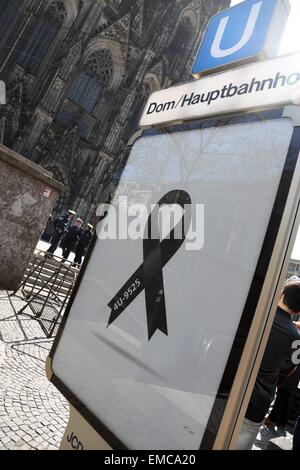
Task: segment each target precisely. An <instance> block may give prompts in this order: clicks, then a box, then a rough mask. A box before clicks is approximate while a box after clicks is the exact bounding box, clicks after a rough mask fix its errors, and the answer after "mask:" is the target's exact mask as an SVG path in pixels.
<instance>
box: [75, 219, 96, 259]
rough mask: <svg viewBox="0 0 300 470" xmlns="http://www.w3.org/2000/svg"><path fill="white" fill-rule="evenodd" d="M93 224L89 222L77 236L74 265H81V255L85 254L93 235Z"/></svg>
mask: <svg viewBox="0 0 300 470" xmlns="http://www.w3.org/2000/svg"><path fill="white" fill-rule="evenodd" d="M93 228H94V227H93V226H92V225H91V224H87V226H86V229H85V230H83V231H82V234H81V237H80V238H79V240H78V242H77V245H76V250H75V258H74V265H78V267H80V266H81V262H82V257H83V256H84V255H85V253H86V250H87V248H88V246H89V244H90V241H91V239H92V236H93Z"/></svg>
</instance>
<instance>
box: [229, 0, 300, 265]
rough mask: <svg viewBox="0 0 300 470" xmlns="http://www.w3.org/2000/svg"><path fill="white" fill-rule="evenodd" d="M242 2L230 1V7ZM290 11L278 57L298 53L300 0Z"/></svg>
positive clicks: (298, 250) (299, 241)
mask: <svg viewBox="0 0 300 470" xmlns="http://www.w3.org/2000/svg"><path fill="white" fill-rule="evenodd" d="M242 1H243V0H232V2H231V6H233V5H236V4H237V3H241V2H242ZM290 5H291V11H290V16H289V19H288V23H287V25H286V28H285V33H284V35H283V38H282V42H281V46H280V50H279V53H278V55H283V54H289V53H291V52H297V51H300V21H299V20H300V0H290ZM292 258H293V259H300V228H299V229H298V235H297V238H296V243H295V246H294V249H293V253H292Z"/></svg>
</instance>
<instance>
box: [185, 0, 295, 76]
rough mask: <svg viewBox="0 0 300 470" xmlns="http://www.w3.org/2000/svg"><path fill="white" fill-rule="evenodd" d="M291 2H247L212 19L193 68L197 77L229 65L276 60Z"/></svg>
mask: <svg viewBox="0 0 300 470" xmlns="http://www.w3.org/2000/svg"><path fill="white" fill-rule="evenodd" d="M289 9H290V5H289V1H288V0H246V1H244V2H242V3H240V4H238V5H236V6H234V7H232V8H230V9H228V10H224V11H222V12H220V13H218V14H216V15H215V16H213V17H212V18H211V20H210V22H209V24H208V28H207V31H206V34H205V35H204V38H203V41H202V44H201V46H200V50H199V52H198V55H197V57H196V60H195V64H194V67H193V71H192V73H193V75H194V76H196V77H198V76H199V75H203V74H204V73H208V72H211V71H213V70H218V69H219V70H221V69H224V68H226V66H228V65H229V64H233V63H234V64H236V65H237V64H238V63H244V62H249V61H251V60H253V61H254V60H257V59H259V58H261V59H266V58H272V57H274V56H275V55H276V54H277V52H278V49H279V46H280V39H281V36H282V33H283V31H284V27H285V24H286V21H287V18H288V14H289Z"/></svg>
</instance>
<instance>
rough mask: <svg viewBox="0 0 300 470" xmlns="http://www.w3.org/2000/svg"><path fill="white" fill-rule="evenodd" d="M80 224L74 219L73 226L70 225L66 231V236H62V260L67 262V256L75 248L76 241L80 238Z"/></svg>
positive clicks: (80, 222)
mask: <svg viewBox="0 0 300 470" xmlns="http://www.w3.org/2000/svg"><path fill="white" fill-rule="evenodd" d="M82 223H83V221H82V220H81V219H79V218H78V219H76V222H75V224H74V225H72V226H71V227H70V228H69V230H68V231H67V233H66V235H65V236H64V239H63V243H62V245H61V247H62V250H63V258H64V259H65V260H67V259H68V258H69V254H70V253H71V251H72V250H73V248H74V247H75V245H76V243H77V241H78V240H79V239H80V238H81V235H82V228H81V226H82Z"/></svg>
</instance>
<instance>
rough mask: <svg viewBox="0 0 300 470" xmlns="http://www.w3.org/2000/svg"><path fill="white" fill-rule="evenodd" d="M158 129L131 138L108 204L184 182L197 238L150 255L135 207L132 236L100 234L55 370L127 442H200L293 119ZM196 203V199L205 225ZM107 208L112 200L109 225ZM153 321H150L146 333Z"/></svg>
mask: <svg viewBox="0 0 300 470" xmlns="http://www.w3.org/2000/svg"><path fill="white" fill-rule="evenodd" d="M161 132H162V133H161V134H158V135H148V136H145V137H142V138H141V139H139V140H138V141H137V142H136V143H135V145H134V147H133V149H132V151H131V153H130V156H129V160H128V164H127V166H126V168H125V171H124V173H123V175H122V177H121V182H120V185H119V187H118V189H117V191H116V194H115V196H114V198H113V201H112V203H113V204H114V205H115V206H116V207H118V205H119V203H121V201H120V200H119V196H127V198H128V201H127V202H128V205H129V207H130V206H131V204H133V203H138V204H144V206H145V207H146V209H147V211H148V214H149V213H150V212H151V210H153V208H151V204H154V205H155V204H157V203H158V201H160V200H161V199H162V197H164V196H165V195H166V194H168V193H170V192H172V191H175V190H176V191H177V193H178V192H179V191H181V192H182V191H184V192H185V193H188V195H189V197H190V198H191V201H192V213H191V222H189V223H188V228H189V229H190V228H191V227H193V229H194V230H195V233H194V239H193V237H192V236H191V235H192V234H190V236H189V240H188V239H186V240H185V241H184V242H183V244H182V245H181V246H179V247H178V248H177V250H175V252H174V253H173V254H172V255H171V257H170V258H168V257H167V253H166V251H165V250H166V249H165V248H164V249H163V248H162V247H161V253H160V256H161V257H160V258H159V257H158V258H157V253H158V251H153V252H151V255H149V254H148V253H150V252H148V250H149V245H147V243H146V240H145V239H144V233H145V231H144V230H145V228H146V225H145V224H146V222H147V218H146V219H144V218H143V217H142V216H141V220H140V223H141V224H142V237H141V238H139V239H136V240H134V239H117V240H114V239H107V240H97V242H96V245H95V248H94V252H93V254H92V257H91V259H90V261H89V264H88V267H87V269H86V271H85V274H84V276H83V279H82V281H81V284H80V288H79V290H78V292H77V296H76V298H75V301H74V303H73V306H72V309H71V312H70V315H69V318H68V320H67V323H66V326H65V329H64V332H63V335H62V337H61V339H60V342H59V344H58V348H57V350H56V353H55V355H54V361H53V370H54V373H55V374H56V375H57V376H58V378H59V379H60V380H61V381H62V382H63V383H64V384H65V385H66V386H67V387H68V388H69V389H70V390H72V392H73V394H75V396H76V397H77V398H78V399H80V400H81V402H82V403H83V404H84V405H85V406H86V407H87V408H88V409H89V410H90V411H91V412H92V413H94V415H96V417H98V419H99V420H100V421H101V422H102V423H104V424H105V425H106V426H107V427H108V429H109V430H110V431H111V432H112V433H114V434H115V435H116V436H117V437H118V439H120V440H121V442H123V443H124V444H125V445H126V446H127V447H128V448H131V449H198V448H199V445H200V443H201V441H202V438H203V434H204V431H205V428H206V425H207V422H208V419H209V416H210V412H211V410H212V407H213V404H214V400H215V397H216V394H217V391H218V389H219V386H220V382H221V379H222V376H223V373H224V370H225V366H226V362H227V360H228V356H229V353H230V350H231V347H232V344H233V340H234V337H235V335H236V332H237V328H238V324H239V321H240V319H241V315H242V313H243V309H244V305H245V301H246V298H247V295H248V292H249V288H250V285H251V282H252V279H253V276H254V272H255V269H256V266H257V261H258V258H259V255H260V252H261V248H262V244H263V241H264V237H265V234H266V230H267V227H268V224H269V220H270V215H271V212H272V209H273V205H274V201H275V197H276V194H277V190H278V186H279V182H280V178H281V175H282V171H283V168H284V164H285V160H286V155H287V152H288V148H289V144H290V141H291V136H292V132H293V127H292V124H291V122H290V121H289V120H283V119H279V120H272V121H265V122H252V123H243V124H235V125H230V126H225V127H212V128H206V129H194V130H185V131H181V132H179V131H178V132H172V133H168V132H165V133H163V131H161ZM177 193H176V194H177ZM172 194H173V193H172ZM123 203H124V200H123ZM196 205H197V206H196ZM197 207H202V208H203V207H204V222H203V218H201V211H199V214H198V212H197V211H198V209H197ZM113 213H114V212H113V208H112V207H111V208H110V209H109V214H108V217H107V221H106V223H108V222H112V220H113ZM197 214H198V216H197ZM104 220H105V219H104ZM130 220H132V219H129V221H130ZM143 221H144V222H143ZM104 227H105V225H102V232H98V233H103V231H104ZM160 235H161V237H162V234H160ZM203 235H204V244H203V243H202V242H203ZM164 246H167V245H164ZM166 257H167V258H168V259H166ZM163 260H165V261H163ZM157 263H158V267H159V269H158V271H156V269H157ZM140 266H141V267H142V268H141V269H142V271H141V272H142V274H141V273H139V267H140ZM153 266H154V267H155V266H156V268H154V267H153ZM136 270H137V271H138V273H139V274H136ZM153 272H154V273H155V276H154V275H153ZM151 273H152V274H151ZM133 274H134V276H133V278H134V279H133V280H134V281H135V279H136V278H137V279H143V280H142V281H141V282H143V283H144V284H142V287H143V288H142V289H141V290H140V291H138V295H136V297H135V298H134V300H133V301H131V302H130V303H129V304H128V305H127V306H126V308H125V309H124V311H123V312H122V313H121V314H120V315H119V316H118V315H117V316H116V318H115V320H114V321H113V323H111V324H110V325H109V326H108V322H109V319H110V318H111V315H112V314H113V312H114V311H116V310H117V311H118V307H116V306H115V305H114V304H111V301H112V299H114V298H116V296H117V297H118V295H120V297H118V298H117V300H118V302H119V301H120V302H121V304H122V302H125V300H124V298H125V299H126V295H127V296H128V295H129V294H130V292H129V289H127V290H126V291H125V292H126V295H125V293H124V295H122V294H119V291H120V289H122V286H124V285H125V286H126V282H127V281H128V279H129V278H130V276H132V275H133ZM142 276H143V277H142ZM159 276H160V279H161V281H160V282H162V286H163V287H162V289H163V291H162V292H163V293H164V297H165V299H164V300H165V315H166V322H167V325H165V324H164V317H163V313H162V312H159V316H157V307H155V302H156V301H157V298H158V297H154V296H153V292H156V291H155V290H153V285H156V282H157V277H159ZM146 279H147V281H146ZM145 283H146V287H145ZM129 287H130V288H131V289H134V287H132V286H129ZM160 295H161V294H160ZM117 300H115V303H117ZM109 304H110V306H109ZM253 313H254V311H253ZM154 315H156V316H155V317H154ZM154 324H156V327H157V325H159V328H156V329H155V331H154V333H153V335H152V336H151V338H150V339H149V336H148V335H149V331H148V330H149V328H151V325H152V326H153V325H154ZM166 326H167V334H166Z"/></svg>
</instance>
